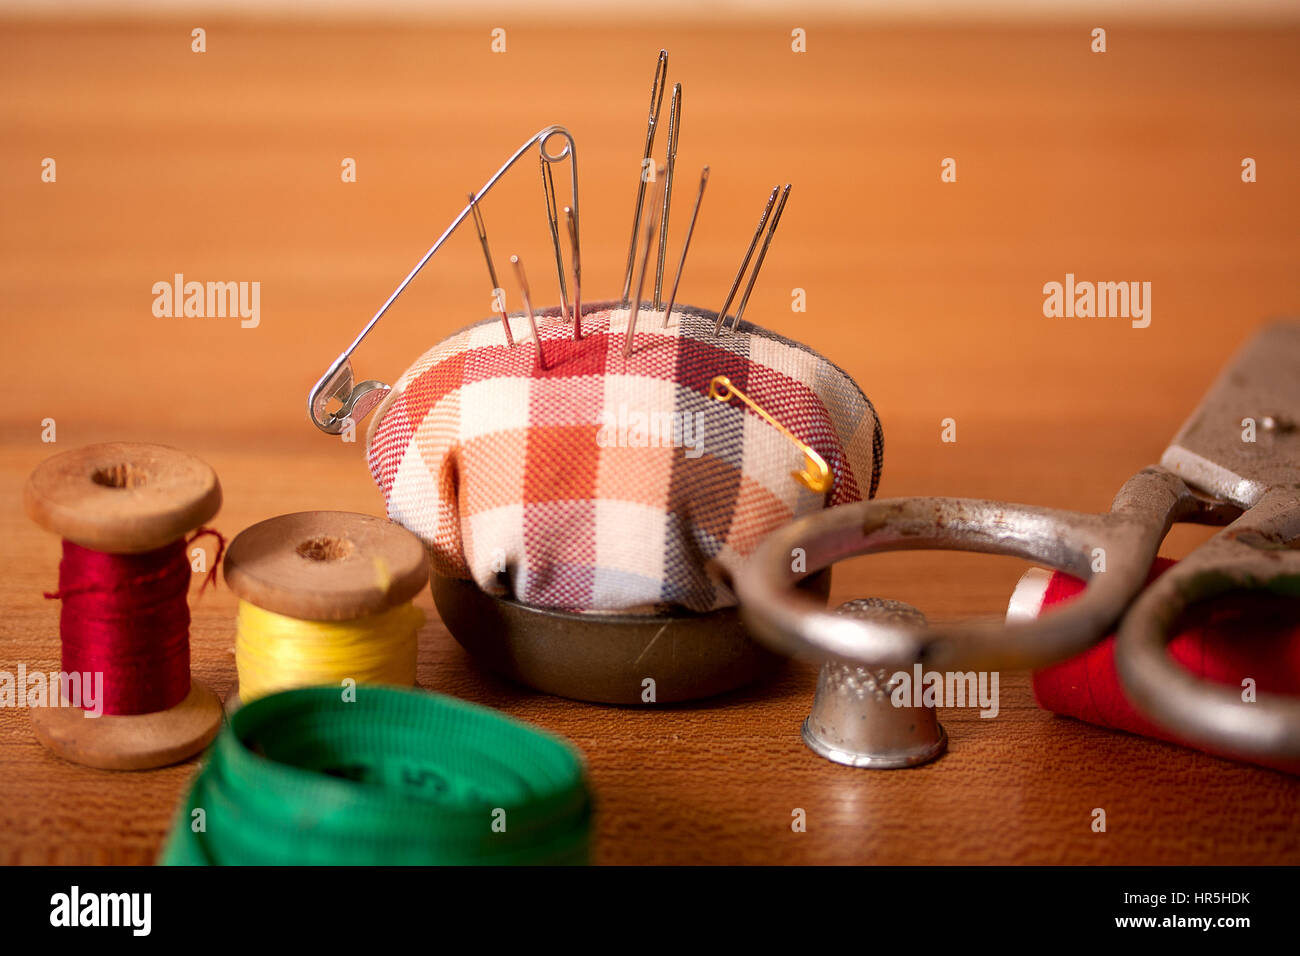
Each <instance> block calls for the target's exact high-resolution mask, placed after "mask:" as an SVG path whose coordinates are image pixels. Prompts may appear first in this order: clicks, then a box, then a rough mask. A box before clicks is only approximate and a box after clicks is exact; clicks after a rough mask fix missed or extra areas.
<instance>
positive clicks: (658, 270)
mask: <svg viewBox="0 0 1300 956" xmlns="http://www.w3.org/2000/svg"><path fill="white" fill-rule="evenodd" d="M681 132H682V85H681V84H680V83H678V84H677V85H676V86H674V87H673V98H672V100H671V102H670V103H669V106H668V157H667V169H668V175H667V176H666V177H665V179H664V208H663V211H662V213H661V214H660V216H659V255H658V257H657V258H656V260H655V296H654V303H653V305H654V309H655V311H658V310H659V308H660V307H661V306H662V305H663V288H664V260H665V259H666V258H667V257H668V214H669V210H671V209H672V205H673V170H674V169H676V167H677V139H678V137H679V136H680V135H681Z"/></svg>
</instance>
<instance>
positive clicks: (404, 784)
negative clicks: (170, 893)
mask: <svg viewBox="0 0 1300 956" xmlns="http://www.w3.org/2000/svg"><path fill="white" fill-rule="evenodd" d="M354 692H355V697H356V699H355V701H345V700H344V699H343V690H342V689H341V688H336V687H308V688H301V689H297V690H290V691H284V692H281V693H277V694H270V695H268V696H266V697H260V698H258V699H256V700H254V701H251V702H250V703H248V704H246V705H245V706H243V707H241V708H240V709H239V710H238V711H236V712H235V713H234V714H233V715H232V716H231V718H230V722H229V724H228V725H227V726H226V727H225V728H224V729H223V730H222V732H221V734H220V735H219V736H218V737H217V741H216V743H215V744H214V745H213V748H212V751H211V753H210V754H209V756H208V761H207V764H206V765H205V766H204V767H203V769H202V770H201V771H200V772H199V775H198V777H197V778H196V779H195V781H194V785H193V787H192V789H191V791H190V794H189V797H188V799H187V800H185V802H184V803H183V804H182V806H181V808H180V811H179V813H178V815H177V818H176V821H175V824H174V825H173V828H172V832H171V835H170V836H169V838H168V840H167V845H166V846H165V847H164V849H163V854H162V859H161V860H160V862H161V863H163V864H164V865H180V866H184V865H190V866H204V865H232V864H233V865H307V866H326V865H344V866H346V865H368V864H417V865H418V864H474V863H477V864H497V865H508V864H576V863H586V862H588V850H589V830H590V822H591V813H592V804H591V796H590V794H589V792H588V790H587V785H586V781H585V778H584V773H583V764H582V758H581V756H580V755H579V753H578V752H577V751H576V750H575V749H574V748H573V747H572V746H570V745H569V744H568V743H566V742H565V741H564V740H562V739H560V738H559V737H555V736H552V735H550V734H547V733H543V732H541V731H538V730H536V729H534V728H532V727H529V726H528V725H527V724H523V723H520V722H519V721H516V720H512V719H511V718H508V717H506V716H504V715H502V714H499V713H497V712H496V711H493V710H490V709H488V708H486V707H479V706H477V705H474V704H468V703H465V702H464V701H460V700H456V699H454V698H451V697H444V696H442V695H440V694H430V693H426V692H423V691H417V690H406V689H400V688H393V687H376V686H369V685H359V686H357V687H356V688H355V691H354ZM349 693H352V692H351V691H350V692H349ZM200 811H201V812H200Z"/></svg>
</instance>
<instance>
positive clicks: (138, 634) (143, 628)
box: [45, 528, 225, 714]
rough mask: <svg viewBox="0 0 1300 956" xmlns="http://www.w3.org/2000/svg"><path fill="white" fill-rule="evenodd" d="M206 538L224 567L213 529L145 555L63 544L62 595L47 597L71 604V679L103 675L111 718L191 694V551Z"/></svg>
mask: <svg viewBox="0 0 1300 956" xmlns="http://www.w3.org/2000/svg"><path fill="white" fill-rule="evenodd" d="M200 534H214V535H216V537H217V541H218V547H217V560H218V561H219V560H220V555H221V551H222V550H224V548H225V539H224V538H222V537H221V535H220V534H217V533H216V532H215V531H212V530H211V529H210V528H202V529H200V530H199V531H198V532H196V533H195V534H194V535H193V536H192V537H191V538H189V539H188V540H177V541H174V542H172V543H171V544H169V545H167V546H165V547H162V548H159V549H158V550H156V551H146V552H145V553H143V554H105V553H103V552H100V551H92V550H90V549H89V548H83V547H81V546H80V545H77V544H73V543H72V542H71V541H67V540H65V541H64V542H63V560H62V561H60V562H59V590H58V591H56V592H55V593H53V594H46V595H45V596H46V597H47V598H51V599H61V600H62V601H63V611H62V614H61V615H60V619H59V633H60V636H61V637H62V639H63V670H64V672H65V673H69V674H71V673H74V672H81V673H86V672H89V673H92V674H93V673H101V672H102V673H103V675H104V684H103V687H104V692H103V693H104V711H103V712H104V713H106V714H147V713H153V712H155V711H159V710H166V709H167V708H169V707H173V706H175V705H176V704H179V703H180V702H181V701H182V700H184V699H185V697H186V695H188V694H189V692H190V608H189V604H188V603H187V601H186V595H187V593H188V591H189V585H190V574H191V572H190V564H189V561H188V560H187V559H186V547H187V546H188V545H189V543H190V542H191V541H193V540H194V539H195V538H197V537H198V536H199V535H200ZM216 565H217V561H214V562H213V570H214V571H215V569H216ZM211 576H212V572H211V571H210V572H209V579H210V578H211ZM204 583H205V585H206V583H207V582H206V581H205V582H204Z"/></svg>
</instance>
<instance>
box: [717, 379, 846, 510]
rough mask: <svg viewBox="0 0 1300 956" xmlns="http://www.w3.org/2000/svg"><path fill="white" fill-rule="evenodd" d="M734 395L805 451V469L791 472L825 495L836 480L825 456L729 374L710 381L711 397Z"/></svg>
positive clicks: (816, 491) (724, 397)
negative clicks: (760, 404)
mask: <svg viewBox="0 0 1300 956" xmlns="http://www.w3.org/2000/svg"><path fill="white" fill-rule="evenodd" d="M733 395H734V396H735V397H736V398H738V399H740V400H741V401H742V402H744V403H745V404H746V405H748V406H749V407H750V408H752V409H753V410H754V411H755V412H756V413H757V414H758V415H759V416H760V417H761V418H762V419H763V420H764V421H766V422H767V423H768V424H769V425H771V426H772V427H773V428H775V429H777V430H778V431H779V432H781V434H783V435H785V437H786V438H788V439H790V441H792V442H794V444H795V445H797V446H798V448H799V450H800V451H801V452H803V470H802V471H792V472H790V474H791V475H792V476H794V479H795V480H796V481H798V482H799V484H801V485H803V486H804V487H805V488H807V489H808V490H809V491H811V492H813V494H818V495H824V494H826V493H827V492H828V491H830V490H831V485H832V484H833V483H834V481H833V478H832V476H831V469H830V466H829V465H827V464H826V459H825V458H823V457H822V456H821V455H819V454H817V452H816V451H814V450H813V449H812V448H811V447H810V446H808V445H805V444H804V443H803V442H801V441H800V440H799V439H798V437H797V436H796V435H795V434H794V432H792V431H790V429H788V428H786V427H785V426H784V425H782V424H781V423H780V422H778V421H777V420H776V419H775V418H773V417H772V416H771V415H769V414H768V413H767V412H766V411H764V410H763V409H762V408H760V407H759V406H758V404H757V403H756V402H755V401H754V400H753V399H752V398H750V397H749V396H748V395H746V394H745V393H744V392H742V391H741V390H740V389H738V388H736V386H735V385H733V384H732V383H731V379H729V378H728V377H727V376H725V375H716V376H714V378H713V381H711V382H709V398H713V399H717V400H718V401H719V402H729V401H731V397H732V396H733Z"/></svg>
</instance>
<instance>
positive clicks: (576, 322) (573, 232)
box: [564, 206, 582, 341]
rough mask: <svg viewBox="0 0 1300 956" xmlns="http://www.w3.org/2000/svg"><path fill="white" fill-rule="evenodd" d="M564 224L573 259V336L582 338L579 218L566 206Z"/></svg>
mask: <svg viewBox="0 0 1300 956" xmlns="http://www.w3.org/2000/svg"><path fill="white" fill-rule="evenodd" d="M564 224H565V226H567V227H568V231H569V254H570V256H571V257H572V259H573V338H574V340H575V341H576V340H577V339H580V338H582V257H581V255H580V254H579V253H578V220H577V217H576V216H574V215H573V210H572V209H571V208H570V207H568V206H565V207H564Z"/></svg>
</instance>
